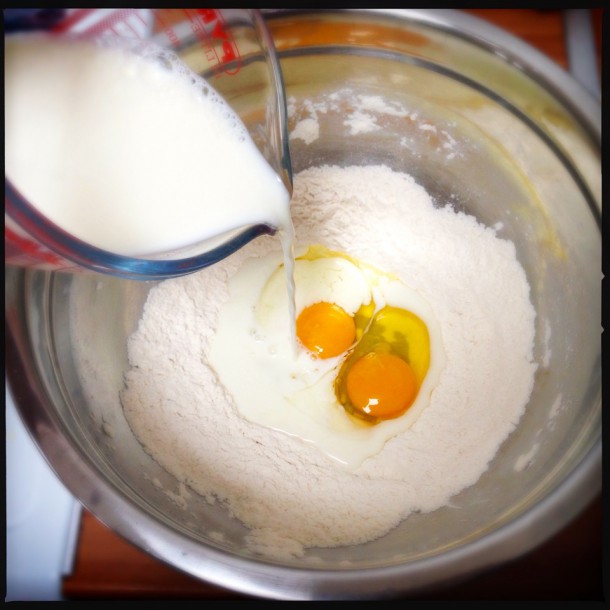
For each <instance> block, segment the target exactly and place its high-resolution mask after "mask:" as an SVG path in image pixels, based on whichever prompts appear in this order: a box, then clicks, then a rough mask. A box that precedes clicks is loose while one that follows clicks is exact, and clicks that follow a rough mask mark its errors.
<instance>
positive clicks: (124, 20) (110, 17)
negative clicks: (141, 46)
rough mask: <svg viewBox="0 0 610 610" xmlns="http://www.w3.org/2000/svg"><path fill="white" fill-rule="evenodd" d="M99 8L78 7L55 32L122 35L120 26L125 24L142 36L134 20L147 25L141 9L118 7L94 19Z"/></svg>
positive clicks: (86, 34) (138, 35) (92, 35)
mask: <svg viewBox="0 0 610 610" xmlns="http://www.w3.org/2000/svg"><path fill="white" fill-rule="evenodd" d="M98 10H100V9H76V10H74V11H72V12H71V13H69V14H68V16H67V17H66V19H64V20H63V21H62V22H61V23H59V24H57V26H55V28H54V29H53V31H54V32H55V33H62V32H66V31H72V32H74V33H76V34H77V35H78V36H80V37H88V38H89V37H91V38H92V37H95V36H99V35H101V34H104V33H105V32H109V31H111V32H113V33H114V34H115V35H117V36H120V35H122V32H120V31H119V29H118V26H123V27H124V28H128V29H129V30H131V32H132V33H133V35H134V36H135V37H136V38H141V34H140V32H138V30H137V29H136V28H135V27H134V22H133V21H132V20H134V19H135V20H136V21H137V22H139V23H140V24H142V25H143V26H146V23H147V22H146V20H145V19H144V17H143V16H142V15H141V12H140V10H139V9H133V8H131V9H116V10H114V11H113V12H111V13H108V14H105V15H104V16H103V17H102V18H101V19H97V20H95V21H93V19H94V17H95V16H96V11H98ZM101 10H103V9H101ZM100 16H101V15H100ZM88 20H91V24H90V25H87V24H86V22H87V21H88ZM83 23H85V25H84V27H83V28H82V29H80V27H79V26H81V25H82V24H83Z"/></svg>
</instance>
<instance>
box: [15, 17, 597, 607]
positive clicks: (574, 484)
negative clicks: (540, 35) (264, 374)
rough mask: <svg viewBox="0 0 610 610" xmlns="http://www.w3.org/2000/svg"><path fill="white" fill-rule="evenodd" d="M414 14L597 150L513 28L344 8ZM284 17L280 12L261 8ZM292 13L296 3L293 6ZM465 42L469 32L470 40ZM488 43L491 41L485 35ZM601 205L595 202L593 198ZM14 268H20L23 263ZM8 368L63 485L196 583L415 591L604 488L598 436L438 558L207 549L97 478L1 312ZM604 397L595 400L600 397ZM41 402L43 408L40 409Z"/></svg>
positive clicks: (358, 593) (567, 515) (578, 90)
mask: <svg viewBox="0 0 610 610" xmlns="http://www.w3.org/2000/svg"><path fill="white" fill-rule="evenodd" d="M347 10H358V11H359V12H363V13H367V12H370V13H379V14H383V15H388V16H393V17H400V18H405V19H409V20H415V21H419V22H422V23H425V24H429V25H432V26H435V27H440V28H444V29H448V30H451V31H452V32H454V33H456V34H459V35H462V36H464V35H467V36H469V37H472V39H471V40H474V42H476V44H479V45H480V46H482V47H484V48H487V49H488V50H490V51H491V52H493V53H495V54H496V55H499V56H501V57H503V58H506V59H507V60H512V61H518V63H519V65H520V66H521V67H522V68H523V69H525V70H526V71H528V72H529V73H531V74H534V75H536V78H537V79H538V81H539V82H540V83H541V86H546V87H547V88H550V90H551V91H552V92H553V93H559V94H561V99H562V100H566V102H567V104H568V106H569V108H570V109H571V110H578V112H575V113H574V114H575V115H576V116H578V117H580V118H581V120H582V122H583V123H584V125H585V126H586V127H587V129H588V130H589V131H590V132H591V133H593V134H594V135H596V136H597V138H596V141H598V142H599V143H600V147H601V104H600V102H599V101H598V100H596V99H595V98H594V97H593V96H592V95H591V94H590V93H589V92H588V91H587V90H586V89H585V88H584V87H582V86H581V85H580V84H579V83H578V82H577V81H576V80H574V79H573V78H572V77H571V76H570V75H569V74H568V73H567V72H565V71H564V70H563V69H561V68H560V67H559V66H558V65H557V64H555V63H554V62H552V61H551V60H550V59H549V58H547V57H545V56H544V55H543V54H542V53H541V52H539V51H537V50H536V49H534V48H533V47H531V46H530V45H528V44H527V43H525V42H523V41H521V40H519V39H517V38H516V37H514V36H513V35H512V34H510V33H508V32H506V31H504V30H501V29H500V28H497V27H496V26H493V25H491V24H489V23H487V22H485V21H483V20H481V19H479V18H477V17H474V16H472V15H469V14H465V13H462V12H460V11H456V10H452V9H347ZM264 12H265V14H266V15H269V16H270V17H273V16H274V15H283V14H284V13H286V12H288V10H285V9H267V10H265V11H264ZM292 12H294V13H299V12H300V11H299V10H296V11H294V10H293V11H292ZM469 39H470V38H469ZM490 40H494V42H493V43H492V42H490ZM599 206H600V209H601V202H599ZM17 273H24V274H27V273H28V272H27V271H25V270H19V271H17ZM5 329H6V331H7V332H6V343H5V362H6V365H5V367H6V368H5V371H6V379H7V382H8V386H9V388H10V390H11V393H12V395H13V398H14V402H15V405H16V407H17V411H18V413H19V416H20V417H21V419H22V421H23V422H24V424H25V426H26V429H27V430H28V433H29V434H30V436H32V438H33V440H34V441H35V444H36V445H37V446H38V447H39V449H40V450H41V452H42V454H43V457H44V458H45V460H46V461H47V462H48V463H49V465H50V467H51V469H52V470H53V471H54V472H55V473H56V474H57V475H58V477H59V478H60V479H61V480H62V482H64V485H65V486H66V487H67V488H68V490H69V491H70V492H71V493H72V494H74V495H75V496H76V497H77V498H78V499H79V501H80V502H81V503H82V504H83V505H84V506H85V507H86V508H87V509H88V510H90V511H91V512H92V513H93V514H94V515H95V516H96V517H97V518H98V519H99V520H100V521H102V522H103V523H104V524H106V525H107V526H108V527H110V528H111V529H112V530H113V531H115V532H116V533H118V534H119V535H121V536H122V537H124V538H125V539H127V540H129V541H130V542H131V543H133V544H134V545H136V546H139V547H140V548H141V549H143V550H144V551H145V552H148V553H149V554H151V555H153V556H155V557H157V558H158V559H160V560H161V561H163V562H165V563H169V564H171V565H172V566H173V567H174V568H176V569H179V570H182V571H184V572H186V573H189V574H191V575H193V576H196V577H198V578H200V579H201V580H203V581H207V582H210V583H213V584H215V585H218V586H221V587H226V588H228V589H231V590H234V591H237V592H241V593H244V594H249V595H253V596H257V597H262V598H274V599H290V600H294V599H303V600H305V599H364V598H383V597H388V596H390V595H392V594H398V593H401V592H403V593H404V592H406V591H409V592H417V591H422V590H425V589H426V588H428V587H430V586H431V585H439V584H443V583H449V582H452V581H456V580H460V579H464V578H467V577H471V576H473V575H475V574H476V573H479V572H482V571H484V570H487V569H489V568H492V567H493V566H496V565H499V564H501V563H504V562H506V561H508V560H510V559H513V558H516V557H518V556H519V555H522V554H524V553H526V552H527V551H529V550H531V549H533V548H534V547H536V546H538V545H539V544H541V543H542V542H544V541H545V540H547V539H548V538H550V537H551V536H552V535H554V534H555V533H557V532H558V531H559V530H560V529H561V528H562V527H563V526H565V525H566V524H567V523H568V522H569V521H571V520H572V519H573V518H574V517H575V516H576V515H577V514H579V513H580V512H581V511H582V510H583V509H584V508H585V507H586V506H587V505H588V504H589V503H590V502H591V501H592V500H593V499H594V497H595V496H596V495H597V494H598V493H599V491H600V489H601V470H602V449H601V438H598V439H597V440H596V441H595V443H594V445H593V446H592V447H590V448H589V450H588V451H587V452H586V453H585V455H584V456H583V457H582V459H581V460H580V462H579V463H577V464H576V465H575V466H574V468H573V469H572V471H571V472H570V473H569V474H568V475H567V477H566V478H565V479H564V480H563V481H561V482H560V483H559V484H558V485H557V486H556V487H555V488H554V489H553V490H552V491H551V492H550V493H549V494H548V495H547V496H546V497H544V498H543V499H541V500H540V501H539V502H538V503H536V504H535V505H534V506H532V507H530V508H528V509H527V510H525V511H524V512H522V513H520V514H519V515H518V516H517V517H515V518H513V519H511V520H510V521H508V522H507V523H505V524H504V525H502V526H501V527H500V528H499V529H497V530H495V531H493V532H490V533H488V534H486V535H484V536H483V537H481V538H478V539H476V540H474V541H471V542H468V543H466V544H464V545H461V546H460V547H456V548H454V549H450V550H449V551H447V552H446V553H443V554H442V555H437V556H434V557H427V558H423V559H421V560H416V561H414V562H412V563H410V564H397V565H393V566H385V567H376V568H356V569H342V570H328V569H317V568H315V567H313V566H312V567H311V568H309V567H307V568H305V567H304V568H296V567H285V566H278V565H275V564H273V563H268V562H265V561H256V560H252V559H246V558H243V557H238V556H236V555H232V554H230V553H228V552H224V551H222V550H219V549H214V548H208V547H204V546H202V545H201V544H199V543H196V542H195V541H194V540H192V539H190V538H188V537H187V536H186V535H185V534H182V533H180V532H178V531H176V530H170V529H168V528H167V527H166V526H165V525H164V524H162V523H161V522H160V521H158V520H157V519H155V518H154V517H153V516H152V515H149V514H146V513H144V512H142V511H141V510H140V509H139V508H138V507H137V506H136V504H135V503H133V502H132V501H131V500H129V499H128V498H125V497H123V496H120V495H119V493H118V492H117V491H116V490H115V489H114V487H113V486H111V485H110V484H109V482H107V481H106V480H105V479H104V478H99V477H98V473H97V471H96V469H95V467H94V466H93V463H92V462H91V460H90V459H89V458H88V457H87V456H86V455H83V454H81V453H80V452H79V451H77V449H76V448H75V447H74V446H73V445H72V443H71V442H70V441H69V440H68V439H67V438H66V437H65V436H64V435H63V432H62V425H61V423H60V422H59V421H58V419H57V417H56V416H55V415H54V414H53V412H52V410H51V408H50V407H49V406H48V404H47V401H46V393H45V389H44V383H43V382H42V380H41V379H40V377H39V375H38V374H37V373H36V372H34V371H32V370H31V369H28V367H27V364H26V362H27V356H28V351H29V349H30V347H29V343H28V337H27V336H26V334H25V332H24V329H23V328H20V325H19V323H16V322H15V321H14V319H13V320H12V319H11V316H9V315H6V316H5ZM600 400H601V399H600ZM41 405H42V406H43V408H42V409H40V406H41Z"/></svg>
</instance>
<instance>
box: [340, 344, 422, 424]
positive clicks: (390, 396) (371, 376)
mask: <svg viewBox="0 0 610 610" xmlns="http://www.w3.org/2000/svg"><path fill="white" fill-rule="evenodd" d="M345 383H346V390H347V395H348V396H349V399H350V401H351V403H352V405H353V406H354V407H355V408H356V409H358V410H359V411H362V412H363V413H366V415H369V416H372V417H375V418H378V419H393V418H394V417H398V416H399V415H402V413H404V411H406V410H407V409H408V408H409V407H410V406H411V404H412V403H413V401H414V400H415V397H416V395H417V386H418V384H417V379H416V377H415V373H414V371H413V369H412V368H411V366H409V364H408V363H407V362H405V361H404V360H403V359H402V358H400V357H399V356H396V355H394V354H390V353H385V352H369V353H368V354H366V355H364V356H363V357H362V358H360V359H359V360H357V361H356V362H355V363H354V364H353V365H352V367H351V368H350V370H349V372H348V374H347V379H346V382H345Z"/></svg>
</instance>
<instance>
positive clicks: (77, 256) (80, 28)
mask: <svg viewBox="0 0 610 610" xmlns="http://www.w3.org/2000/svg"><path fill="white" fill-rule="evenodd" d="M5 26H8V27H5V92H6V95H5V115H6V117H7V121H6V123H7V126H8V127H7V137H6V149H5V153H6V165H5V167H6V172H5V263H6V264H8V265H22V266H34V267H39V268H44V269H57V270H67V271H68V270H69V271H77V270H93V271H97V272H102V273H109V274H113V275H119V276H122V277H130V278H135V279H153V278H155V279H156V278H163V277H172V276H177V275H184V274H186V273H191V272H193V271H196V270H197V269H201V268H203V267H206V266H208V265H211V264H214V263H216V262H218V261H219V260H221V259H222V258H225V257H226V256H228V255H230V254H231V253H233V252H235V251H236V250H238V249H239V248H241V247H243V246H244V245H245V244H246V243H248V242H249V241H251V240H252V239H255V238H256V237H258V236H260V235H264V234H273V233H275V232H276V230H277V229H278V228H279V229H281V228H282V227H283V226H286V224H287V223H289V222H290V215H289V210H288V208H289V201H290V196H291V193H292V167H291V161H290V150H289V146H288V127H287V109H286V106H287V105H286V98H285V91H284V83H283V77H282V71H281V66H280V63H279V60H278V57H277V54H276V50H275V45H274V42H273V38H272V36H271V34H270V32H269V30H268V28H267V25H266V23H265V20H264V17H263V15H262V14H261V12H260V11H259V10H255V9H65V10H64V9H62V11H59V12H58V11H56V12H54V13H43V12H41V11H37V10H34V9H32V10H31V11H30V12H27V9H24V10H21V11H20V12H18V11H17V10H15V11H12V12H11V10H10V9H9V10H7V11H5ZM42 30H44V34H43V33H42ZM113 70H114V72H113ZM125 73H129V74H131V75H132V77H131V80H129V81H128V80H125V81H121V80H120V79H119V80H117V79H118V78H119V77H117V76H116V75H117V74H125ZM153 73H154V74H153ZM28 74H31V77H28V78H25V76H27V75H28ZM113 75H114V76H113ZM133 75H135V77H134V76H133ZM150 75H152V76H150ZM147 79H148V80H147ZM172 79H173V80H172ZM23 83H25V84H23ZM146 87H148V89H146ZM154 87H157V89H155V88H154ZM187 89H188V91H189V92H191V93H188V95H187V92H186V90H187ZM74 91H77V92H78V97H77V99H76V100H75V99H74V93H73V92H74ZM70 92H72V93H70ZM117 92H120V94H119V93H117ZM189 95H191V96H192V98H193V100H194V99H195V98H196V99H197V104H199V106H197V108H198V110H196V109H195V106H193V100H191V99H190V98H189ZM187 98H188V99H187ZM67 99H70V104H71V106H70V108H67V106H66V102H65V100H67ZM46 102H50V103H46ZM75 102H76V110H74V103H75ZM62 104H63V105H62ZM57 109H59V112H58V110H57ZM45 117H46V119H45ZM79 121H80V122H79ZM49 125H51V127H50V128H49ZM100 125H104V126H105V129H102V128H101V127H100ZM42 133H44V134H47V135H48V134H51V136H53V134H55V133H63V134H68V136H67V137H66V138H59V137H56V138H54V137H51V136H49V137H41V136H40V134H42ZM70 134H78V140H77V139H75V137H76V136H71V135H70ZM117 134H120V136H118V137H117ZM58 142H68V144H61V145H60V144H58ZM62 146H63V147H62ZM236 151H237V152H236ZM227 160H229V161H227ZM68 176H69V179H66V177H68ZM194 193H197V196H194V195H193V194H194ZM51 194H52V195H51ZM138 206H139V207H138ZM66 210H67V211H66ZM138 240H139V241H138ZM142 240H144V241H142Z"/></svg>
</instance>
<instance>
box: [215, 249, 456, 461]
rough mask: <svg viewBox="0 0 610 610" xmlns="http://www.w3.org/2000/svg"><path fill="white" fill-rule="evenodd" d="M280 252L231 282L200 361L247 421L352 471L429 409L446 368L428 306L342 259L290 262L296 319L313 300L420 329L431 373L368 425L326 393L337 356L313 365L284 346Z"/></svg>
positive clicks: (397, 284)
mask: <svg viewBox="0 0 610 610" xmlns="http://www.w3.org/2000/svg"><path fill="white" fill-rule="evenodd" d="M281 263H282V259H281V256H280V255H279V254H276V253H272V254H269V255H267V256H265V257H262V258H258V259H251V260H249V261H247V262H246V263H245V264H244V265H243V266H242V268H241V269H240V270H239V271H238V272H237V273H236V274H235V275H234V276H233V277H232V278H231V280H230V284H229V291H230V296H229V300H228V301H227V302H226V303H225V304H224V305H223V307H222V309H221V311H220V313H219V318H218V322H217V327H216V333H215V336H214V339H213V342H212V346H211V350H210V354H209V362H210V364H211V366H212V367H213V369H214V370H215V371H216V374H217V376H218V379H219V381H220V383H221V384H222V385H223V386H224V387H225V388H226V389H227V391H228V392H229V393H230V394H231V395H232V397H233V400H234V403H235V406H236V408H237V409H238V411H239V412H240V413H241V415H242V416H243V417H245V418H246V419H248V420H249V421H251V422H253V423H256V424H259V425H263V426H266V427H268V428H272V429H275V430H278V431H281V432H283V433H285V434H289V435H291V436H293V437H297V438H298V439H300V441H303V442H307V443H311V444H312V445H314V446H315V447H317V448H318V449H319V450H320V451H322V452H323V453H325V454H326V455H327V456H328V457H330V458H331V459H333V460H335V461H336V462H337V464H339V465H341V466H343V467H345V468H347V469H350V470H351V469H354V468H356V467H357V466H359V465H360V464H361V463H362V462H363V461H364V460H365V459H366V458H368V457H371V456H373V455H375V454H377V453H378V452H379V451H381V449H382V448H383V446H384V444H385V443H386V442H387V441H388V440H389V439H390V438H392V437H394V436H396V435H397V434H400V433H401V432H403V431H405V430H407V429H408V428H409V427H411V426H412V425H413V423H414V422H415V420H416V419H417V418H418V417H419V415H420V414H421V412H422V411H423V410H424V409H425V407H426V406H427V405H428V403H429V401H430V396H431V393H432V391H433V389H434V387H435V386H436V384H437V382H438V379H439V377H440V374H441V372H442V369H443V367H444V364H445V354H444V349H443V342H442V336H441V331H440V326H439V324H438V322H437V320H436V318H435V316H434V313H433V311H432V309H431V307H430V305H429V304H428V303H427V302H426V301H425V299H423V298H422V297H421V296H420V295H419V294H418V293H417V292H415V291H414V290H413V289H411V288H410V287H408V286H407V285H406V284H405V283H403V282H401V281H400V280H398V279H395V278H392V277H390V276H387V275H384V274H374V273H371V271H370V269H369V268H367V267H364V266H363V267H360V266H357V265H356V264H354V263H352V262H351V261H349V260H347V259H345V258H342V257H324V258H317V259H314V260H303V259H297V260H296V262H295V285H296V292H295V301H296V311H297V313H298V312H299V311H301V310H302V309H303V308H304V307H306V306H308V305H311V304H313V303H316V302H320V301H326V302H330V303H335V304H336V305H339V306H340V307H342V308H343V309H344V310H345V311H347V312H348V313H350V314H354V313H355V312H356V311H357V310H358V309H359V308H360V307H361V306H362V305H365V304H368V303H369V302H370V301H371V299H373V300H374V302H375V305H376V307H377V308H380V307H382V306H383V305H385V304H388V305H393V306H396V307H401V308H403V309H407V310H409V311H411V312H413V313H415V314H416V315H417V316H419V317H420V318H421V319H422V320H423V321H424V322H425V324H426V325H427V327H428V332H429V335H430V352H431V357H430V367H429V369H428V373H427V375H426V378H425V379H424V382H423V384H422V386H421V388H420V391H419V393H418V396H417V398H416V400H415V402H414V403H413V404H412V405H411V407H410V408H409V409H408V411H407V412H406V413H405V414H404V415H402V416H401V417H398V418H396V419H393V420H387V421H383V422H381V423H379V424H377V425H374V426H371V425H368V424H366V423H364V422H360V421H358V420H355V419H354V418H353V417H350V416H349V415H348V414H347V413H346V412H345V410H344V409H343V407H342V406H341V404H340V403H339V402H338V401H337V399H336V396H335V393H334V380H335V376H336V374H337V372H338V370H339V368H340V365H341V362H342V360H343V358H344V357H345V355H344V354H342V355H340V356H337V357H335V358H328V359H318V358H315V357H314V356H312V355H311V354H310V353H309V352H308V351H307V350H306V349H304V348H302V347H301V348H300V349H298V348H296V346H295V345H294V344H293V342H292V341H291V333H290V328H291V324H292V321H291V319H290V314H289V307H288V292H287V288H286V277H285V273H284V269H283V267H282V266H281Z"/></svg>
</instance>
